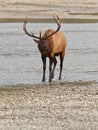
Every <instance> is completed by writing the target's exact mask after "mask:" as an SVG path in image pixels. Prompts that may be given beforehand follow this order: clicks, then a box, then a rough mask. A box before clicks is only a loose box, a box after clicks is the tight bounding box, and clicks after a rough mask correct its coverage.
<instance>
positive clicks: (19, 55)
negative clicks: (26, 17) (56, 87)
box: [0, 23, 98, 85]
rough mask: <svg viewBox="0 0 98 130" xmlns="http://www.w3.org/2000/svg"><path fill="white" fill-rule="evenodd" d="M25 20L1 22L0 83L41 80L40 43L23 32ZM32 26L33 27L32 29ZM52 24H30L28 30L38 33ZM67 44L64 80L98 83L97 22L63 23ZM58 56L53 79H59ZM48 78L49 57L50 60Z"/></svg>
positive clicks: (23, 82) (53, 26) (30, 82)
mask: <svg viewBox="0 0 98 130" xmlns="http://www.w3.org/2000/svg"><path fill="white" fill-rule="evenodd" d="M22 26H23V24H22V23H0V85H12V84H14V85H15V84H40V83H42V82H41V80H42V61H41V58H40V53H39V51H38V48H37V45H36V44H35V43H34V41H33V40H32V38H30V37H28V36H27V35H25V34H24V32H23V29H22ZM31 28H32V29H31ZM47 28H56V25H55V24H53V23H51V24H49V23H32V24H31V23H30V24H29V25H28V29H29V30H30V31H31V30H33V32H34V33H36V35H38V33H39V30H40V29H41V30H42V32H43V31H44V30H46V29H47ZM61 30H62V32H63V33H64V34H65V35H66V37H67V41H68V45H67V51H66V57H65V60H64V67H63V73H62V81H64V82H67V81H69V82H74V81H80V80H82V81H90V80H96V82H98V23H90V24H62V29H61ZM58 75H59V58H58V65H57V68H56V71H55V78H54V81H58ZM46 76H47V77H46V78H47V81H48V76H49V75H48V59H47V75H46Z"/></svg>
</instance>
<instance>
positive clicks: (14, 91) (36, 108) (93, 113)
mask: <svg viewBox="0 0 98 130" xmlns="http://www.w3.org/2000/svg"><path fill="white" fill-rule="evenodd" d="M8 129H10V130H20V129H21V130H90V129H91V130H97V129H98V84H96V83H95V81H90V82H82V81H79V82H74V83H70V82H66V83H64V82H59V83H55V82H54V83H52V84H51V85H49V84H42V85H25V86H24V85H17V86H12V87H7V86H6V87H1V88H0V130H8Z"/></svg>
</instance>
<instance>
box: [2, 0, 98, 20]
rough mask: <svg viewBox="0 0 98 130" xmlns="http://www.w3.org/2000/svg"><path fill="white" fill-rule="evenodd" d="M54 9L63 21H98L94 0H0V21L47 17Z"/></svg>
mask: <svg viewBox="0 0 98 130" xmlns="http://www.w3.org/2000/svg"><path fill="white" fill-rule="evenodd" d="M53 11H55V12H56V13H57V14H58V15H59V16H60V18H62V19H64V20H63V21H65V22H69V21H71V20H73V21H72V22H74V21H75V20H78V21H81V20H82V21H84V22H86V21H87V20H89V21H96V22H98V1H97V0H94V1H93V2H92V0H87V1H85V0H82V1H77V0H76V1H74V0H58V1H56V0H52V1H50V0H37V1H36V0H29V1H28V0H25V1H23V0H9V1H6V0H2V1H0V21H1V22H5V21H7V20H8V21H12V22H13V21H15V20H16V21H23V19H24V18H25V17H26V16H28V17H29V18H31V19H33V20H35V21H37V19H41V20H43V19H47V18H48V19H49V18H51V13H52V12H53Z"/></svg>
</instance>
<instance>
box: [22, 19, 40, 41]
mask: <svg viewBox="0 0 98 130" xmlns="http://www.w3.org/2000/svg"><path fill="white" fill-rule="evenodd" d="M27 22H28V20H27V18H26V19H25V20H24V24H23V30H24V32H25V33H26V34H27V35H28V36H30V37H33V38H36V39H41V33H40V36H39V37H37V36H35V35H34V34H33V32H31V33H29V32H28V31H27V29H26V25H27Z"/></svg>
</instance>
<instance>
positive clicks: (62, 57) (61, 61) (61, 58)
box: [59, 53, 64, 80]
mask: <svg viewBox="0 0 98 130" xmlns="http://www.w3.org/2000/svg"><path fill="white" fill-rule="evenodd" d="M63 60H64V55H63V53H61V54H60V74H59V80H61V74H62V68H63Z"/></svg>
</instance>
